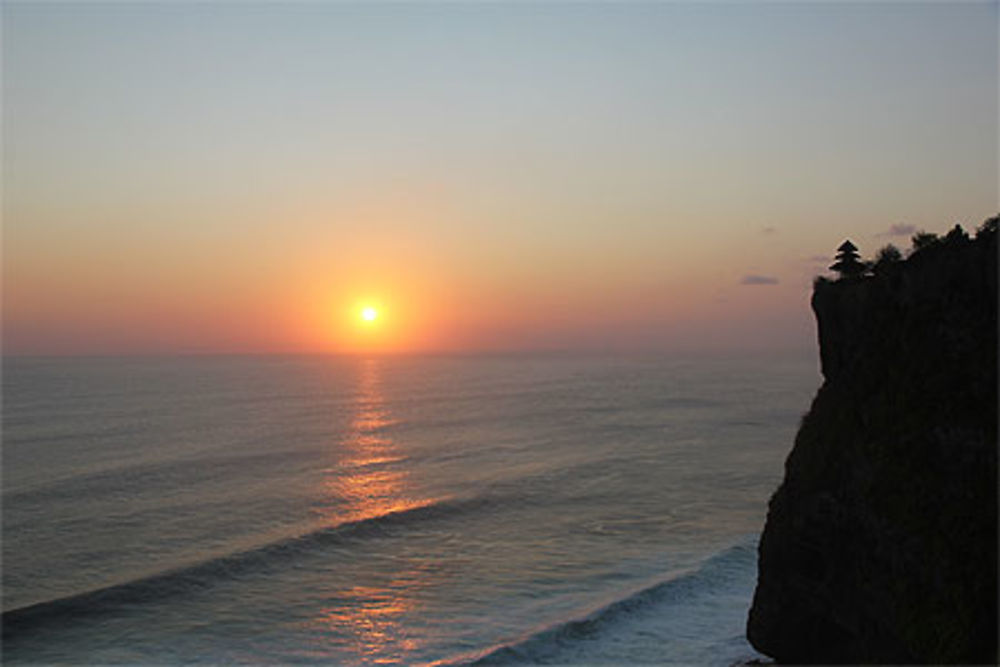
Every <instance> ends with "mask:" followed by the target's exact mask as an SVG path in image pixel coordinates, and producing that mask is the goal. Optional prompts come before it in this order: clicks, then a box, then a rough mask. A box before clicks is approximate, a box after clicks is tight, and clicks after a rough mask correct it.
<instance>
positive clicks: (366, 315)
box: [361, 306, 378, 322]
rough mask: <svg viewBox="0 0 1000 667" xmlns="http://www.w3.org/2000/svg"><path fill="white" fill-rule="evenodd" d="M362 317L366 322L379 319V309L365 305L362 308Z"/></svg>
mask: <svg viewBox="0 0 1000 667" xmlns="http://www.w3.org/2000/svg"><path fill="white" fill-rule="evenodd" d="M361 319H363V320H364V321H365V322H374V321H375V320H376V319H378V311H377V310H375V309H374V308H372V307H371V306H365V307H364V308H362V309H361Z"/></svg>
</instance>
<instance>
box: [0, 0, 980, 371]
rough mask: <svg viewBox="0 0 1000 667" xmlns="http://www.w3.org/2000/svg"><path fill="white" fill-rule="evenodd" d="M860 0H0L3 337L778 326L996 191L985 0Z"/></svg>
mask: <svg viewBox="0 0 1000 667" xmlns="http://www.w3.org/2000/svg"><path fill="white" fill-rule="evenodd" d="M431 4H433V3H431ZM862 5H863V6H862ZM862 5H858V6H855V5H845V6H844V7H838V6H835V5H831V6H825V5H824V6H813V5H812V4H811V3H803V4H801V5H795V6H791V7H785V6H783V5H782V6H777V5H769V4H767V3H764V4H762V5H756V4H755V5H754V6H752V7H751V6H745V7H744V6H740V5H736V6H732V7H730V6H726V8H725V10H724V11H723V10H721V9H719V11H716V8H712V9H711V10H709V9H707V8H705V7H702V6H700V4H699V3H625V4H622V5H619V4H616V3H596V4H592V5H591V4H586V3H585V4H583V5H574V4H570V5H566V6H561V5H553V6H551V7H548V8H546V9H544V10H542V8H541V6H535V5H533V4H532V3H528V4H526V5H504V4H503V3H501V4H498V5H483V6H480V5H471V6H469V7H465V6H451V5H448V4H444V5H440V6H437V5H434V8H433V9H432V8H431V6H430V5H428V6H425V7H418V6H412V7H411V6H409V5H399V6H396V5H392V6H388V7H382V6H376V7H371V8H369V7H367V6H366V5H364V4H356V3H347V4H342V3H314V4H307V5H304V6H303V7H301V8H297V9H295V10H294V11H292V10H289V9H288V8H287V7H284V6H283V4H282V3H276V4H265V5H262V6H260V7H257V6H256V5H255V6H253V7H252V8H251V7H248V6H244V5H241V4H240V3H233V4H226V3H222V4H220V3H208V4H204V5H200V4H196V5H190V6H189V5H186V4H183V3H182V4H179V5H177V6H172V7H171V8H169V9H167V8H164V7H160V5H155V6H154V5H143V4H139V5H135V6H134V7H132V6H130V7H131V8H130V9H126V8H125V7H124V6H120V5H116V4H114V3H112V4H106V5H105V4H92V3H72V4H69V5H60V4H51V3H12V4H11V3H9V6H5V8H4V19H5V25H6V26H7V30H6V31H5V33H4V34H5V37H7V38H8V39H5V43H4V80H5V91H6V92H7V93H8V94H7V95H6V96H5V99H4V124H5V131H4V138H5V139H6V146H5V147H6V150H5V151H4V156H3V160H4V172H3V173H4V179H5V185H6V186H7V187H5V196H4V210H3V219H4V248H3V266H4V275H3V303H4V318H3V341H4V348H5V350H6V351H8V352H10V353H22V354H49V353H52V354H87V353H102V354H114V353H148V352H162V353H170V352H182V353H185V352H199V353H201V352H220V353H232V352H255V353H258V352H259V353H266V352H302V353H369V352H386V353H397V352H399V353H410V352H422V351H433V352H449V351H460V352H467V351H471V352H474V351H486V350H545V349H553V348H555V349H587V350H590V349H601V350H603V349H620V350H629V349H633V350H634V349H649V348H657V349H664V350H680V349H689V348H699V349H702V348H712V349H719V348H725V349H729V348H732V347H746V346H761V347H767V346H771V347H778V348H781V347H786V346H788V345H795V346H798V347H801V348H803V349H806V348H808V347H809V346H810V345H811V344H812V342H813V337H814V331H813V324H812V320H811V314H810V312H809V310H808V308H804V307H803V304H804V303H807V301H808V293H809V290H810V289H811V281H812V278H813V277H814V276H815V275H816V274H817V273H823V272H824V271H825V270H826V267H827V266H829V264H830V259H829V257H830V255H831V254H832V252H833V251H834V250H835V248H836V246H837V244H839V243H840V242H841V241H843V239H844V238H845V237H850V238H851V239H853V240H855V242H856V243H857V244H858V246H859V248H861V251H862V254H863V255H865V256H866V257H869V256H872V255H874V253H875V252H876V251H877V250H878V249H879V248H880V247H881V246H884V245H885V244H886V243H888V242H893V243H895V244H897V245H899V246H900V247H902V248H904V249H905V247H906V245H907V244H908V241H909V235H910V234H911V233H912V232H913V231H916V230H919V229H925V230H927V231H942V225H945V224H948V225H950V224H953V223H954V222H961V223H962V224H963V225H964V226H965V227H966V228H972V227H974V226H975V225H977V224H979V223H980V222H981V221H982V220H984V219H985V218H986V217H988V216H990V215H992V214H993V212H994V209H995V206H996V182H997V166H996V159H995V152H996V151H995V146H996V131H997V130H996V115H997V114H996V110H997V102H996V100H997V96H996V81H997V65H996V57H995V51H996V49H995V46H996V30H995V25H996V8H995V5H990V4H989V3H984V4H982V5H978V4H976V3H971V4H967V5H961V3H960V6H958V7H951V6H947V5H946V3H942V4H940V5H937V4H929V5H919V6H910V5H906V6H905V7H904V6H899V7H897V6H895V5H880V4H877V3H876V4H874V5H871V6H868V5H866V4H864V3H862ZM831 22H832V23H831ZM831 25H836V26H837V29H836V30H832V29H830V26H831ZM279 26H280V27H279ZM223 35H224V37H223ZM459 35H460V36H463V37H462V39H457V40H456V36H459ZM709 35H710V36H712V38H711V39H707V38H706V36H709ZM886 35H891V39H886ZM765 43H766V44H768V45H769V46H768V48H761V44H765ZM179 45H183V47H182V48H181V47H179ZM264 45H266V47H265V46H264ZM192 72H198V73H199V74H198V76H196V77H194V78H193V79H192V77H191V73H192ZM150 77H155V80H156V82H157V85H155V86H153V85H150V81H151V80H152V79H151V78H150ZM218 81H227V82H231V83H232V85H227V86H218V85H216V82H218ZM414 82H420V84H419V86H420V94H416V89H414V88H413V86H414V85H415V83H414ZM84 93H85V94H84ZM719 110H725V111H724V112H722V111H719ZM866 110H870V111H871V113H870V114H869V113H868V111H866ZM888 110H892V111H891V112H890V111H888ZM866 114H867V115H866ZM861 118H863V119H864V121H863V122H862V121H861V120H860V119H861ZM40 119H44V122H42V120H40ZM567 119H572V120H571V122H568V121H567ZM816 128H822V131H821V132H817V131H814V130H815V129H816ZM136 138H141V139H142V140H141V141H133V140H132V139H136ZM817 155H822V156H823V159H822V160H817V159H816V156H817ZM98 157H99V159H97V158H98ZM95 165H96V166H95ZM293 165H294V167H293ZM942 183H945V184H949V187H950V186H952V185H953V186H954V187H951V189H949V190H948V193H949V194H948V196H941V195H940V194H939V193H938V190H939V188H938V187H937V184H942ZM945 221H947V222H945ZM834 229H835V230H836V232H833V231H832V230H834ZM748 278H749V280H748ZM368 308H371V309H372V310H365V309H368Z"/></svg>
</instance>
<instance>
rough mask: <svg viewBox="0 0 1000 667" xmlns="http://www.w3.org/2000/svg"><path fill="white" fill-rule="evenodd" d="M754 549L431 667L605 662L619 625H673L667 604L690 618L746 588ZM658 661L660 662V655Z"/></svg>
mask: <svg viewBox="0 0 1000 667" xmlns="http://www.w3.org/2000/svg"><path fill="white" fill-rule="evenodd" d="M756 547H757V538H756V536H752V537H747V538H745V539H744V540H743V541H742V542H740V543H739V544H736V545H733V546H731V547H729V548H727V549H725V550H723V551H721V552H719V553H717V554H715V555H713V556H711V557H709V558H707V559H706V560H704V561H703V562H702V563H700V564H699V565H698V566H695V567H693V568H691V569H686V570H680V571H677V572H674V573H672V574H671V575H670V576H669V577H667V578H665V579H663V580H660V581H658V582H656V583H654V584H653V585H651V586H647V587H644V588H641V589H638V590H635V591H632V592H631V593H630V594H628V595H626V596H624V597H621V598H619V599H617V600H614V601H612V602H610V603H609V604H606V605H603V606H600V607H597V608H596V609H594V610H592V611H590V612H589V613H585V614H583V615H581V616H580V617H578V618H575V619H572V620H569V621H565V622H561V623H556V624H555V625H550V626H548V627H544V628H541V629H539V630H537V631H535V632H532V633H529V634H527V635H526V636H523V637H521V638H519V639H517V640H515V641H512V642H509V643H502V644H499V645H495V646H492V647H490V648H487V649H485V650H483V651H478V652H476V653H472V654H464V655H461V656H455V657H453V658H450V659H447V660H443V661H439V662H437V663H433V664H434V665H438V666H440V667H444V666H446V665H452V666H457V665H466V666H471V665H476V666H483V665H508V664H538V663H555V664H560V663H577V662H579V661H580V658H581V655H584V656H587V657H588V658H590V659H591V660H593V661H596V662H604V660H602V659H600V656H599V655H598V654H599V653H600V640H601V639H602V637H603V636H605V635H607V636H609V637H610V636H611V635H613V634H615V633H618V634H621V632H619V631H620V628H621V626H623V625H624V626H627V625H628V624H630V623H633V622H635V621H637V620H638V618H639V617H640V616H643V615H647V614H654V615H655V616H654V620H655V623H656V625H659V626H662V625H664V624H666V623H669V622H670V620H669V619H667V618H664V614H663V613H662V612H663V607H664V606H665V605H670V606H679V607H682V608H683V609H682V614H686V613H689V611H690V609H689V605H690V603H691V602H692V600H693V599H694V598H697V597H701V596H707V595H711V594H713V593H715V592H717V591H728V590H732V589H734V588H735V587H737V586H741V585H745V583H746V580H747V578H748V573H749V576H750V578H751V579H752V573H753V567H754V565H755V563H756V558H757V556H756V553H757V551H756ZM747 602H749V599H748V600H747ZM632 633H633V634H636V635H638V636H643V635H645V636H647V637H648V635H649V634H650V633H649V632H648V631H647V629H646V628H643V627H638V628H634V629H633V630H632ZM741 638H742V637H739V638H736V639H741ZM733 639H734V638H728V637H727V638H725V639H724V641H725V642H732V641H733ZM584 645H585V646H584ZM609 648H610V647H609ZM621 650H622V649H621V647H620V646H615V647H614V648H613V649H612V651H611V656H612V657H613V656H618V658H619V659H620V658H621V656H622V655H623V654H622V653H621ZM739 650H740V647H737V653H739ZM619 661H620V660H619ZM656 661H657V662H662V661H663V659H662V656H660V658H659V659H657V660H656ZM611 662H615V660H611ZM639 662H643V661H641V660H640V661H639Z"/></svg>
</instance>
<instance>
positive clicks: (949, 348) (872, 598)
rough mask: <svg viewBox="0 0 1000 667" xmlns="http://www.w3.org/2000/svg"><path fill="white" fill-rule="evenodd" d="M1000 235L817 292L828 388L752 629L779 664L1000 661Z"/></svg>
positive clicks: (790, 480)
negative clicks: (999, 258) (999, 614)
mask: <svg viewBox="0 0 1000 667" xmlns="http://www.w3.org/2000/svg"><path fill="white" fill-rule="evenodd" d="M996 237H997V233H996V219H994V220H993V221H991V222H988V223H987V224H986V225H984V226H983V228H982V229H981V230H980V232H979V234H977V235H976V237H975V238H974V239H970V238H968V237H966V236H964V235H963V234H959V233H952V234H949V235H948V237H947V238H946V239H944V240H942V241H938V242H936V243H933V244H931V245H929V246H928V247H925V248H922V249H920V250H918V251H916V252H914V253H913V254H912V255H911V257H910V258H909V259H907V260H906V261H901V262H895V263H892V264H888V265H886V266H882V267H880V268H879V269H878V270H877V271H876V273H875V275H874V276H863V277H858V278H848V279H843V280H839V281H836V282H831V281H825V280H822V279H820V280H818V281H817V283H816V286H815V291H814V294H813V299H812V307H813V310H814V312H815V314H816V319H817V322H818V328H819V343H820V358H821V362H822V371H823V376H824V382H823V385H822V386H821V387H820V389H819V392H818V393H817V395H816V397H815V398H814V400H813V403H812V407H811V409H810V410H809V412H808V414H806V416H805V417H804V418H803V421H802V424H801V427H800V429H799V432H798V435H797V436H796V439H795V445H794V447H793V449H792V451H791V453H790V454H789V456H788V459H787V461H786V463H785V478H784V481H783V482H782V484H781V486H780V487H779V488H778V490H777V491H776V492H775V494H774V496H773V497H772V498H771V501H770V504H769V508H768V516H767V522H766V525H765V528H764V532H763V535H762V536H761V541H760V546H759V564H758V568H759V569H758V581H757V589H756V592H755V594H754V600H753V606H752V608H751V610H750V615H749V619H748V622H747V637H748V638H749V640H750V642H751V643H752V644H753V645H754V647H755V648H757V650H759V651H761V652H762V653H764V654H766V655H769V656H772V657H773V658H775V659H776V660H777V661H778V662H790V663H872V662H888V663H956V662H960V663H985V662H991V663H995V662H996V658H997V238H996Z"/></svg>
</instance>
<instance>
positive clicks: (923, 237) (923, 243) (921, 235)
mask: <svg viewBox="0 0 1000 667" xmlns="http://www.w3.org/2000/svg"><path fill="white" fill-rule="evenodd" d="M910 240H911V241H912V242H913V252H917V251H918V250H923V249H924V248H928V247H930V246H932V245H934V244H935V243H937V242H938V235H937V234H932V233H931V232H917V233H916V234H914V235H913V238H912V239H910Z"/></svg>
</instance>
